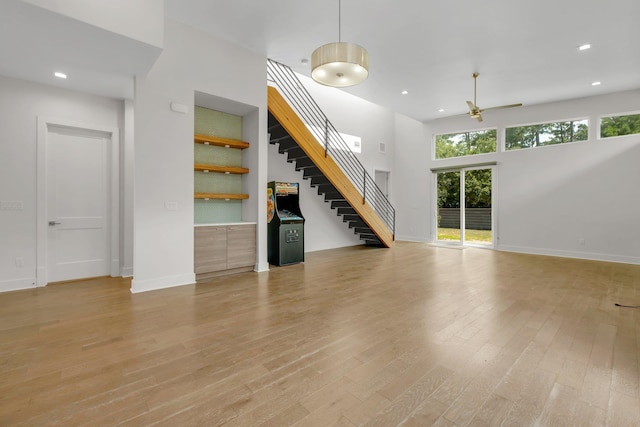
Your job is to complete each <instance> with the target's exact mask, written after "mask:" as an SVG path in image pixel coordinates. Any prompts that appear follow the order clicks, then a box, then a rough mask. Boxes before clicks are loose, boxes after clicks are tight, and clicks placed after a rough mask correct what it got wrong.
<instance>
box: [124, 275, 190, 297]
mask: <svg viewBox="0 0 640 427" xmlns="http://www.w3.org/2000/svg"><path fill="white" fill-rule="evenodd" d="M195 283H196V275H195V274H194V273H188V274H179V275H176V276H166V277H159V278H157V279H145V280H136V279H133V280H132V281H131V293H132V294H137V293H139V292H147V291H155V290H158V289H166V288H172V287H174V286H185V285H195Z"/></svg>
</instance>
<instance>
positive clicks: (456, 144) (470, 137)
mask: <svg viewBox="0 0 640 427" xmlns="http://www.w3.org/2000/svg"><path fill="white" fill-rule="evenodd" d="M495 152H496V130H495V129H488V130H479V131H473V132H461V133H450V134H446V135H436V159H448V158H450V157H461V156H472V155H474V154H485V153H495Z"/></svg>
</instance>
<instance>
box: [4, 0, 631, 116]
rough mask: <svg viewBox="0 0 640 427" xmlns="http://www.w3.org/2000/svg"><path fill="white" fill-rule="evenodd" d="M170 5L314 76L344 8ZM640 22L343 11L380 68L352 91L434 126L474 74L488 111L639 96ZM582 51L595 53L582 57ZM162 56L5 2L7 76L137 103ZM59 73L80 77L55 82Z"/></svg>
mask: <svg viewBox="0 0 640 427" xmlns="http://www.w3.org/2000/svg"><path fill="white" fill-rule="evenodd" d="M164 1H165V13H166V14H167V15H168V16H169V17H171V18H173V19H176V20H178V21H182V22H184V23H187V24H189V25H191V26H194V27H197V28H199V29H201V30H203V31H206V32H209V33H211V34H213V35H214V36H216V37H219V38H223V39H226V40H229V41H231V42H233V43H235V44H238V45H241V46H244V47H246V48H248V49H251V50H253V51H256V52H259V53H262V54H265V55H266V56H267V57H269V58H271V59H274V60H276V61H279V62H282V63H284V64H287V65H289V66H291V67H292V68H293V69H294V70H295V71H298V72H300V73H302V74H306V75H309V74H310V70H309V65H308V64H306V65H305V64H302V62H301V61H302V60H303V59H309V58H310V55H311V52H312V51H313V50H314V49H315V48H317V47H318V46H320V45H322V44H325V43H330V42H335V41H337V40H338V0H326V1H313V2H312V1H305V0H164ZM639 21H640V0H607V1H605V0H531V1H524V0H487V1H477V0H441V1H435V0H395V1H391V0H342V41H348V42H353V43H357V44H360V45H362V46H364V47H365V48H366V49H367V50H368V51H369V55H370V62H371V66H370V74H369V78H368V79H367V80H366V81H365V82H364V83H363V84H361V85H358V86H355V87H352V88H347V89H344V90H346V91H347V92H350V93H353V94H355V95H358V96H360V97H361V98H364V99H367V100H369V101H371V102H374V103H376V104H379V105H382V106H385V107H387V108H389V109H392V110H394V111H398V112H400V113H403V114H405V115H408V116H410V117H413V118H415V119H418V120H430V119H434V118H438V117H444V116H448V115H454V114H460V113H464V112H465V111H467V110H466V108H467V107H466V104H465V101H466V100H472V98H473V79H472V78H471V74H472V73H473V72H474V71H478V72H479V73H480V77H479V79H478V102H477V103H478V105H479V106H480V107H481V108H486V107H492V106H496V105H501V104H512V103H517V102H522V103H523V104H525V105H531V104H538V103H545V102H552V101H558V100H563V99H571V98H579V97H584V96H590V95H597V94H603V93H610V92H617V91H622V90H628V89H637V88H640V42H639V41H640V24H639V23H638V22H639ZM583 43H591V45H592V46H593V47H592V48H591V49H590V50H587V51H584V52H579V51H578V49H577V47H578V46H579V45H581V44H583ZM158 53H159V50H158V49H156V48H153V47H150V46H148V45H144V44H142V43H136V42H132V41H131V40H125V39H124V38H122V37H119V36H117V35H116V34H112V33H109V32H106V31H102V30H99V29H96V28H92V27H91V26H90V25H88V24H83V23H80V22H77V21H74V20H72V19H69V18H65V17H62V16H60V15H56V14H53V13H49V12H47V11H45V10H43V9H41V8H38V7H35V6H31V5H28V4H26V3H25V2H23V1H19V0H0V75H4V76H8V77H15V78H21V79H25V80H31V81H36V82H40V83H45V84H52V85H57V86H63V87H67V88H69V89H73V90H79V91H83V92H89V93H95V94H99V95H103V96H110V97H115V98H130V97H132V95H133V84H132V82H133V80H132V76H133V75H134V74H137V73H138V74H144V73H146V71H147V70H148V69H149V68H150V67H151V66H152V64H153V62H154V61H155V59H156V57H157V55H158ZM61 66H63V67H64V70H65V71H67V72H69V73H70V75H73V78H69V79H68V80H64V81H62V80H59V79H54V78H53V77H52V74H53V71H55V70H56V69H57V68H58V67H61ZM594 81H600V82H602V84H601V85H600V86H595V87H594V86H591V83H592V82H594ZM403 90H407V91H408V92H409V93H408V94H407V95H402V94H401V91H403ZM440 108H442V109H444V110H445V111H444V112H442V113H440V112H438V109H440ZM639 108H640V103H639Z"/></svg>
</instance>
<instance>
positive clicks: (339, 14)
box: [338, 0, 342, 42]
mask: <svg viewBox="0 0 640 427" xmlns="http://www.w3.org/2000/svg"><path fill="white" fill-rule="evenodd" d="M341 41H342V0H338V42H341Z"/></svg>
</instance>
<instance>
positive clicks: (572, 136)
mask: <svg viewBox="0 0 640 427" xmlns="http://www.w3.org/2000/svg"><path fill="white" fill-rule="evenodd" d="M588 137H589V121H588V120H586V119H585V120H569V121H565V122H552V123H542V124H537V125H527V126H516V127H511V128H506V129H505V149H506V150H520V149H522V148H533V147H543V146H546V145H556V144H565V143H567V142H577V141H586V140H587V139H588Z"/></svg>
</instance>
